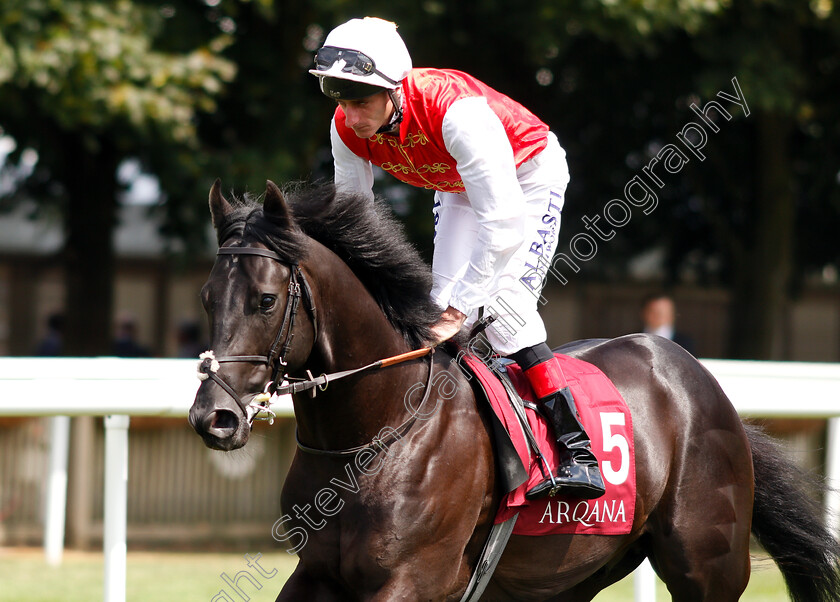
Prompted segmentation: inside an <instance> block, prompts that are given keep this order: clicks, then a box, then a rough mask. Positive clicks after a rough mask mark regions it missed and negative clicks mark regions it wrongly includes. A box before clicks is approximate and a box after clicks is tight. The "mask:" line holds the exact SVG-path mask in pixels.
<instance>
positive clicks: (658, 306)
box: [641, 293, 695, 355]
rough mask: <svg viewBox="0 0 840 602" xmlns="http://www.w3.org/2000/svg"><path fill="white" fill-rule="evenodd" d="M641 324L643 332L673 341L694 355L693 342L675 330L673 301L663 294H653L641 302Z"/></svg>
mask: <svg viewBox="0 0 840 602" xmlns="http://www.w3.org/2000/svg"><path fill="white" fill-rule="evenodd" d="M641 315H642V323H643V324H644V327H643V329H644V332H646V333H648V334H656V335H659V336H661V337H665V338H666V339H670V340H672V341H674V342H675V343H676V344H677V345H679V346H681V347H682V348H683V349H685V350H686V351H688V352H689V353H690V354H692V355H694V353H695V349H694V340H693V339H692V338H691V337H690V336H688V335H686V334H685V333H682V332H680V331H678V330H676V328H675V326H674V321H675V319H676V315H677V312H676V306H675V304H674V299H673V298H671V296H670V295H667V294H665V293H653V294H651V295H648V296H647V297H645V298H644V300H643V301H642V310H641Z"/></svg>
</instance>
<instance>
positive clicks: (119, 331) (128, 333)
mask: <svg viewBox="0 0 840 602" xmlns="http://www.w3.org/2000/svg"><path fill="white" fill-rule="evenodd" d="M112 353H113V354H114V355H115V356H117V357H149V356H150V355H151V353H150V352H149V349H148V348H147V347H145V346H143V345H141V344H140V343H139V342H138V341H137V318H136V317H135V316H134V314H131V313H129V312H122V313H120V314H119V316H118V317H117V327H116V336H115V337H114V344H113V347H112Z"/></svg>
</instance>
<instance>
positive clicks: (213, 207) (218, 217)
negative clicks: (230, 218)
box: [210, 178, 233, 230]
mask: <svg viewBox="0 0 840 602" xmlns="http://www.w3.org/2000/svg"><path fill="white" fill-rule="evenodd" d="M232 211H233V207H232V206H231V204H230V203H229V202H228V201H227V199H226V198H225V197H224V196H223V195H222V180H221V179H220V178H216V181H215V182H213V187H212V188H211V189H210V215H211V216H212V217H213V227H214V228H216V230H218V229H219V226H221V225H222V222H223V221H224V219H225V217H226V216H227V215H230V213H231V212H232Z"/></svg>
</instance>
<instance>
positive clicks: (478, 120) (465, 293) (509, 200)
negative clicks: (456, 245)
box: [442, 97, 526, 315]
mask: <svg viewBox="0 0 840 602" xmlns="http://www.w3.org/2000/svg"><path fill="white" fill-rule="evenodd" d="M442 132H443V141H444V144H445V145H446V150H447V151H449V154H450V155H452V157H453V158H454V159H455V162H456V165H457V169H458V173H459V174H460V175H461V179H462V180H463V182H464V187H465V189H466V196H467V198H468V200H469V203H470V206H471V207H472V208H473V210H474V211H475V214H476V218H477V220H478V224H479V231H478V237H477V240H476V242H475V243H474V247H473V251H472V255H471V257H470V263H469V266H468V267H467V271H466V273H465V274H464V277H463V278H462V279H461V280H460V281H459V282H458V283H456V284H455V287H454V288H453V291H452V297H451V299H450V301H449V304H450V305H451V306H452V307H454V308H455V309H457V310H459V311H461V312H463V313H465V314H467V315H469V314H470V313H471V311H472V310H474V309H475V308H477V307H480V306H481V305H483V304H485V303H486V302H487V301H488V299H487V295H488V288H489V286H490V284H491V281H492V280H493V279H494V277H495V276H498V275H499V274H501V273H502V272H503V271H504V270H505V267H506V266H507V263H508V261H509V260H510V258H511V257H512V256H513V253H514V251H516V249H517V248H519V246H520V245H521V244H522V242H523V240H524V236H525V233H524V231H523V229H524V223H525V222H524V215H525V207H526V204H525V196H524V194H523V192H522V189H521V187H520V186H519V181H518V180H517V178H516V163H515V161H514V158H513V148H512V147H511V144H510V141H509V140H508V137H507V133H506V132H505V129H504V126H503V125H502V122H501V120H499V117H498V116H497V115H496V114H495V113H494V112H493V110H492V109H491V108H490V106H489V105H488V104H487V100H486V99H485V98H483V97H470V98H463V99H460V100H457V101H455V102H454V103H452V105H451V106H450V107H449V109H448V110H447V112H446V115H445V116H444V118H443V128H442ZM516 277H519V274H516Z"/></svg>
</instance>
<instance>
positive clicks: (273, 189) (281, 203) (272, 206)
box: [263, 180, 292, 228]
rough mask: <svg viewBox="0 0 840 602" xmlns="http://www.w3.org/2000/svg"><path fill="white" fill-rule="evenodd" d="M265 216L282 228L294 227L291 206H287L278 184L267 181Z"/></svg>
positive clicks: (264, 205)
mask: <svg viewBox="0 0 840 602" xmlns="http://www.w3.org/2000/svg"><path fill="white" fill-rule="evenodd" d="M263 215H264V216H265V218H266V219H267V220H269V221H270V222H272V223H273V224H276V225H278V226H280V227H281V228H288V227H290V226H291V225H292V212H291V210H290V209H289V205H288V204H286V199H285V198H284V197H283V193H282V192H281V191H280V189H279V188H278V187H277V184H275V183H274V182H272V181H271V180H266V183H265V200H264V201H263Z"/></svg>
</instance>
